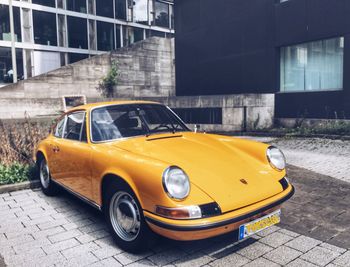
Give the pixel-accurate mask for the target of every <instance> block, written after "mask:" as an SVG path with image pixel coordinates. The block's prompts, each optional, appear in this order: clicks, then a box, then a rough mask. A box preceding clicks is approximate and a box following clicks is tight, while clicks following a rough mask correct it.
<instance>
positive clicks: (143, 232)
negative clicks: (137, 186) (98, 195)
mask: <svg viewBox="0 0 350 267" xmlns="http://www.w3.org/2000/svg"><path fill="white" fill-rule="evenodd" d="M104 197H105V201H104V203H105V205H104V214H105V218H106V221H107V224H108V226H109V228H110V231H111V233H112V236H113V239H114V240H115V242H116V244H117V245H118V247H120V248H121V249H123V250H124V251H127V252H131V253H138V252H142V251H144V250H146V249H148V248H150V247H151V246H152V245H154V243H155V241H156V235H155V234H154V233H153V232H152V231H151V229H150V228H149V227H148V225H147V223H146V221H145V218H144V216H143V212H142V208H141V205H140V202H139V201H138V199H137V197H136V195H135V194H134V192H133V191H132V189H131V188H130V187H129V186H127V185H124V184H122V185H121V186H118V189H117V188H115V187H112V188H108V192H106V195H105V196H104ZM123 201H125V203H120V202H123ZM118 203H120V204H119V205H118ZM130 205H132V207H131V206H130ZM116 207H118V210H119V212H120V213H119V217H118V215H117V212H115V211H116ZM132 208H135V209H137V210H138V212H136V214H137V216H136V217H137V218H138V219H137V220H136V221H137V222H135V220H132V221H133V222H132V223H131V224H135V225H139V227H137V226H135V229H138V230H135V229H134V228H133V227H130V228H132V229H129V230H130V232H129V233H128V230H125V229H126V228H128V227H129V226H130V218H131V216H133V215H132V213H133V212H132V211H131V209H132ZM123 212H125V213H123ZM121 213H123V215H121ZM128 213H129V214H128ZM112 214H114V215H112ZM126 214H127V215H130V216H124V215H126ZM114 216H115V217H114ZM123 216H124V217H123ZM112 217H114V218H112ZM126 217H127V219H126V221H127V223H126V224H125V223H124V225H127V226H128V227H126V228H123V226H121V224H120V223H118V222H117V221H120V220H117V218H123V219H122V220H124V219H125V218H126ZM124 222H125V221H124ZM128 223H129V225H128ZM138 223H139V224H138ZM128 235H130V236H128ZM128 237H130V238H128Z"/></svg>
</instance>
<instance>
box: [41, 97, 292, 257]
mask: <svg viewBox="0 0 350 267" xmlns="http://www.w3.org/2000/svg"><path fill="white" fill-rule="evenodd" d="M35 158H36V162H37V166H38V169H39V176H40V181H41V187H42V190H43V192H44V193H45V194H47V195H50V196H52V195H55V194H56V193H57V192H58V188H59V187H63V188H64V189H66V190H68V191H69V192H71V193H72V194H74V195H76V196H77V197H79V198H80V199H82V200H84V201H85V202H87V203H89V204H91V205H92V206H94V207H96V208H98V209H100V210H101V211H103V212H104V214H105V217H106V220H107V223H108V225H109V226H110V229H111V233H112V235H113V237H114V239H115V241H116V243H117V244H118V245H119V246H120V247H121V248H123V249H125V250H128V251H137V250H140V249H142V248H144V247H146V246H147V244H148V243H149V242H150V240H152V237H153V236H154V233H156V234H159V235H162V236H165V237H168V238H171V239H175V240H199V239H204V238H209V237H214V236H218V235H222V234H225V233H228V232H235V233H236V232H237V238H238V240H241V239H244V238H246V237H249V236H251V235H252V234H254V233H257V232H259V231H261V230H263V229H265V228H267V227H269V226H271V225H273V224H276V223H278V222H280V214H281V211H280V209H281V204H282V203H283V202H284V201H286V200H287V199H289V198H290V197H291V196H292V195H293V193H294V188H293V186H292V185H291V184H290V183H289V181H288V179H287V177H286V170H285V165H286V163H285V158H284V155H283V154H282V152H281V151H280V150H279V149H277V148H276V147H272V146H269V145H266V144H263V143H258V142H254V141H248V140H243V139H239V138H234V137H227V136H220V135H214V134H206V133H199V132H192V131H190V130H189V128H187V127H186V125H185V124H184V123H183V122H182V121H181V119H179V117H178V116H177V115H176V114H175V113H174V112H172V111H171V110H170V108H168V107H167V106H164V105H161V104H158V103H153V102H145V101H119V102H108V103H98V104H87V105H84V106H80V107H76V108H73V109H72V110H70V111H69V112H67V113H66V114H64V115H63V116H62V117H60V118H59V119H58V122H57V124H56V125H55V126H54V127H53V128H52V131H51V133H50V135H49V136H48V137H47V138H46V139H45V140H43V141H42V142H41V143H40V144H39V146H38V148H37V151H36V157H35Z"/></svg>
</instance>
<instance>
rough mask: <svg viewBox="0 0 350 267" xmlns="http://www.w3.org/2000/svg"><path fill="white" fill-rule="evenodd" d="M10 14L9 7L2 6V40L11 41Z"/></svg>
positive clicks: (0, 8)
mask: <svg viewBox="0 0 350 267" xmlns="http://www.w3.org/2000/svg"><path fill="white" fill-rule="evenodd" d="M10 32H11V30H10V13H9V7H8V6H7V5H0V40H3V41H11V33H10Z"/></svg>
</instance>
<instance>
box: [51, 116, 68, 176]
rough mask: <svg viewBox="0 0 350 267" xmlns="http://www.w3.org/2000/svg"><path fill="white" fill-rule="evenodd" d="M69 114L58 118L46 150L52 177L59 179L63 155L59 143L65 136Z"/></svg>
mask: <svg viewBox="0 0 350 267" xmlns="http://www.w3.org/2000/svg"><path fill="white" fill-rule="evenodd" d="M66 119H67V116H63V117H61V118H60V119H59V120H58V123H57V124H56V127H55V128H54V130H53V133H52V136H51V138H50V139H49V149H48V150H47V151H46V154H47V161H48V165H49V168H50V173H51V177H52V178H53V179H54V180H57V179H58V178H60V177H59V174H60V165H61V160H62V159H61V157H60V156H59V155H60V154H59V153H58V152H59V149H58V144H59V142H58V141H59V140H60V139H61V138H62V137H63V131H64V126H65V123H66Z"/></svg>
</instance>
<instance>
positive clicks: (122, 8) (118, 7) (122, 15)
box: [115, 0, 127, 20]
mask: <svg viewBox="0 0 350 267" xmlns="http://www.w3.org/2000/svg"><path fill="white" fill-rule="evenodd" d="M126 1H127V0H115V17H116V18H117V19H123V20H126Z"/></svg>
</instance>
